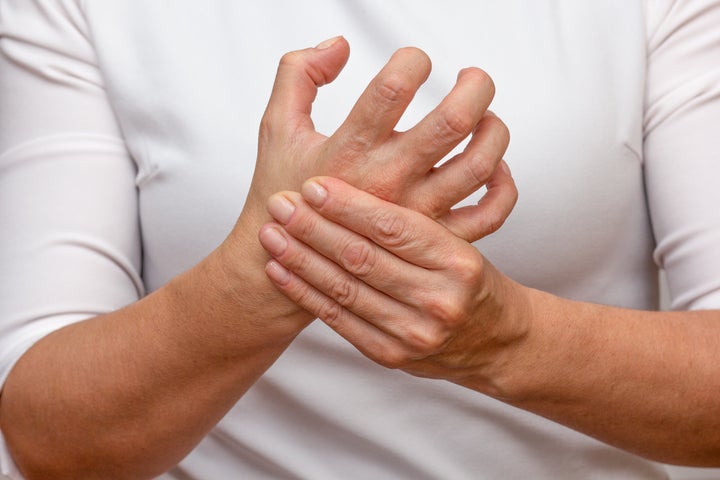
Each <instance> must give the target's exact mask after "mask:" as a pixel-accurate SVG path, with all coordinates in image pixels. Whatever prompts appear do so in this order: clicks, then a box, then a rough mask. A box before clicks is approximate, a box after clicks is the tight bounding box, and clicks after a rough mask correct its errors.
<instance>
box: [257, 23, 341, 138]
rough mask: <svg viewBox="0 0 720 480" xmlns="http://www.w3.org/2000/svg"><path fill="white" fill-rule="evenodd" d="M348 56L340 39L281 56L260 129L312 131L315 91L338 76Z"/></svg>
mask: <svg viewBox="0 0 720 480" xmlns="http://www.w3.org/2000/svg"><path fill="white" fill-rule="evenodd" d="M349 55H350V46H349V45H348V43H347V41H346V40H345V39H344V38H342V37H335V38H332V39H330V40H327V41H325V42H323V43H321V44H320V45H318V46H317V47H315V48H306V49H304V50H297V51H294V52H290V53H286V54H285V55H283V57H282V58H281V60H280V65H279V66H278V70H277V74H276V77H275V84H274V85H273V89H272V94H271V95H270V101H269V103H268V106H267V109H266V110H265V115H264V116H263V120H262V123H261V128H265V129H267V128H270V127H271V126H275V125H280V126H285V125H292V126H293V127H296V126H298V127H304V128H313V124H312V120H311V119H310V111H311V109H312V103H313V101H314V100H315V97H316V95H317V90H318V87H321V86H323V85H325V84H326V83H330V82H332V81H333V80H334V79H335V78H336V77H337V76H338V74H339V73H340V71H341V70H342V68H343V67H344V66H345V63H346V62H347V60H348V56H349Z"/></svg>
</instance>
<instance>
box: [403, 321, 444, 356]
mask: <svg viewBox="0 0 720 480" xmlns="http://www.w3.org/2000/svg"><path fill="white" fill-rule="evenodd" d="M449 339H450V335H449V333H448V331H447V329H445V328H440V327H439V326H436V327H434V328H428V327H415V328H412V329H410V330H409V331H408V332H407V334H406V340H407V342H408V343H409V344H410V346H411V348H412V349H413V351H414V352H415V353H417V354H418V355H419V356H421V357H429V356H431V355H433V354H435V353H437V352H438V351H439V350H441V349H442V348H443V347H444V346H445V345H446V344H447V342H448V341H449Z"/></svg>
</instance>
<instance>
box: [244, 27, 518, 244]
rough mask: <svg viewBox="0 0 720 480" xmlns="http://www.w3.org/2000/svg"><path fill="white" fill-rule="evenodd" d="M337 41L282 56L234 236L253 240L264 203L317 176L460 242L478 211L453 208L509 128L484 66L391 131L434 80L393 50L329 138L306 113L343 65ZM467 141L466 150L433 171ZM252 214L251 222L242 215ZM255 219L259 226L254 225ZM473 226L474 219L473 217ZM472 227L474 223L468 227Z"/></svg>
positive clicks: (477, 180)
mask: <svg viewBox="0 0 720 480" xmlns="http://www.w3.org/2000/svg"><path fill="white" fill-rule="evenodd" d="M348 55H349V46H348V44H347V42H346V41H345V40H344V39H343V38H341V37H338V38H335V39H332V40H329V41H327V42H324V44H321V45H320V46H318V47H316V48H309V49H305V50H300V51H295V52H291V53H288V54H286V55H285V56H284V57H283V58H282V60H281V62H280V66H279V68H278V72H277V77H276V80H275V85H274V87H273V92H272V95H271V98H270V101H269V104H268V107H267V110H266V112H265V115H264V116H263V119H262V122H261V126H260V135H259V147H258V158H257V165H256V169H255V174H254V177H253V182H252V185H251V189H250V193H249V197H248V200H247V204H246V208H245V210H244V212H243V216H241V221H240V222H239V224H238V227H237V228H236V230H242V231H243V232H244V233H247V232H248V231H249V230H250V231H252V235H253V236H254V235H255V233H257V228H259V226H260V225H261V224H262V223H264V222H265V221H267V220H268V218H267V216H266V213H265V203H266V201H267V199H268V197H269V196H270V195H271V194H273V193H275V192H278V191H281V190H298V189H299V188H300V185H301V184H302V182H303V181H305V180H306V179H308V178H310V177H311V176H316V175H329V176H334V177H337V178H341V179H343V180H345V181H346V182H348V183H350V184H352V185H354V186H355V187H357V188H360V189H363V190H365V191H368V192H370V193H372V194H374V195H376V196H378V197H380V198H382V199H384V200H388V201H392V202H394V203H397V204H400V205H403V206H406V207H408V208H411V209H414V210H417V211H419V212H421V213H424V214H426V215H428V216H430V217H431V218H440V219H442V220H443V222H444V223H445V225H446V226H447V227H448V228H450V229H451V230H453V231H454V232H455V233H456V234H458V235H460V236H461V237H463V238H465V239H470V237H476V236H477V232H476V231H475V230H473V229H469V230H468V229H467V228H465V226H466V225H468V222H467V221H466V220H467V217H468V216H473V215H475V216H476V215H477V214H478V212H479V210H478V209H474V208H472V207H470V208H465V209H463V210H461V211H459V212H456V213H455V214H452V215H451V214H449V213H448V211H449V210H450V208H451V207H452V206H453V205H455V204H456V203H457V202H458V201H460V200H462V199H464V198H465V197H467V196H468V195H470V194H471V193H473V192H474V191H476V190H477V189H478V188H480V187H481V186H483V185H484V184H485V183H486V182H487V181H488V179H489V178H490V176H491V175H492V174H493V172H494V171H495V170H496V169H497V166H498V164H499V162H500V159H501V158H502V156H503V154H504V152H505V149H506V148H507V145H508V141H509V134H508V130H507V128H506V127H505V125H504V124H503V123H502V121H500V120H499V119H498V118H497V117H496V116H494V115H492V114H491V113H489V112H488V111H487V108H488V106H489V104H490V102H491V100H492V98H493V95H494V86H493V83H492V80H491V79H490V77H489V76H488V75H487V74H486V73H485V72H483V71H482V70H480V69H477V68H467V69H464V70H462V71H461V72H460V73H459V74H458V78H457V83H456V85H455V86H454V88H453V89H452V91H451V92H450V93H449V94H448V95H447V96H446V97H445V98H444V99H443V100H442V101H441V102H440V104H439V105H438V106H437V107H436V108H435V109H434V110H433V111H432V112H430V113H429V114H428V115H427V116H426V117H425V118H424V119H422V120H421V121H420V122H419V123H418V124H417V125H415V126H414V127H413V128H411V129H410V130H408V131H406V132H396V131H395V130H394V127H395V126H396V124H397V122H398V121H399V120H400V117H401V116H402V114H403V113H404V111H405V109H406V108H407V107H408V105H409V104H410V102H411V100H412V98H413V96H414V95H415V93H416V91H417V90H418V88H420V86H421V85H422V83H423V82H424V81H425V80H426V79H427V77H428V75H429V74H430V60H429V58H428V57H427V55H425V54H424V53H423V52H422V51H420V50H418V49H415V48H403V49H400V50H398V51H397V52H396V53H395V54H394V55H393V56H392V58H391V59H390V60H389V61H388V63H387V64H386V65H385V67H384V68H383V69H382V70H381V71H380V72H379V73H378V74H377V75H376V76H375V78H373V80H372V81H371V82H370V84H369V85H368V87H367V89H366V90H365V92H363V94H362V95H361V96H360V98H359V99H358V101H357V103H356V104H355V106H354V108H353V109H352V111H351V112H350V114H349V115H348V117H347V119H346V120H345V121H344V123H343V124H342V125H341V126H340V127H339V128H338V130H337V131H336V132H335V133H334V134H333V135H332V136H330V137H326V136H324V135H322V134H320V133H318V132H316V131H315V129H314V126H313V122H312V119H311V118H310V112H311V108H312V102H313V100H314V99H315V97H316V95H317V91H318V87H320V86H322V85H324V84H326V83H329V82H331V81H333V80H334V79H335V78H336V77H337V75H338V74H339V73H340V70H341V69H342V67H343V66H344V64H345V62H346V61H347V59H348ZM468 135H472V139H471V140H470V142H469V143H468V145H467V147H466V148H465V150H464V151H463V152H462V153H460V154H458V155H457V156H455V157H454V158H452V159H450V160H449V161H448V162H446V163H444V164H443V165H442V166H440V167H438V168H435V165H436V164H437V163H438V162H439V161H440V160H442V159H443V157H445V156H446V155H447V154H448V153H449V152H450V151H451V150H452V149H453V148H455V147H456V146H457V145H458V144H459V143H460V142H461V141H462V140H463V139H465V138H466V137H467V136H468ZM247 217H251V221H252V223H251V224H248V223H247V222H246V221H243V220H244V219H247ZM258 220H260V221H258ZM476 220H479V219H477V218H476ZM471 223H472V222H470V224H471Z"/></svg>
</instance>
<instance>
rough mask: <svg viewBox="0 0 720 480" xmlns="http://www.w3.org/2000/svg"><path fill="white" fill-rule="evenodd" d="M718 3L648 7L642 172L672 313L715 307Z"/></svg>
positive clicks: (719, 177)
mask: <svg viewBox="0 0 720 480" xmlns="http://www.w3.org/2000/svg"><path fill="white" fill-rule="evenodd" d="M719 26H720V1H718V0H651V1H649V2H648V3H647V39H648V40H647V45H648V49H647V85H646V98H645V124H644V168H645V180H646V189H647V196H648V203H649V209H650V217H651V219H652V226H653V231H654V235H655V240H656V245H657V246H656V250H655V260H656V262H657V263H658V265H660V266H661V267H662V268H664V269H665V271H666V277H667V282H668V289H669V293H670V300H671V306H672V308H673V309H676V310H688V309H712V308H720V27H719Z"/></svg>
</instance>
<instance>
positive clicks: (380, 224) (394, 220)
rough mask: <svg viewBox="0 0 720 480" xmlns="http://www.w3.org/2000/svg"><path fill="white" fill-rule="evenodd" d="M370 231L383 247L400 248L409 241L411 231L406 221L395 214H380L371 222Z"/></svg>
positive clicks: (386, 212)
mask: <svg viewBox="0 0 720 480" xmlns="http://www.w3.org/2000/svg"><path fill="white" fill-rule="evenodd" d="M370 231H371V232H372V235H373V236H374V238H375V239H377V240H378V241H379V242H380V243H381V244H382V245H386V246H389V247H398V246H401V245H403V244H405V243H407V241H408V237H409V233H410V229H409V226H408V225H407V223H406V222H405V220H404V219H403V218H402V217H401V216H399V215H396V214H395V213H393V212H389V211H384V212H380V213H379V214H378V215H376V217H375V218H374V219H373V220H372V221H371V226H370Z"/></svg>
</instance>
